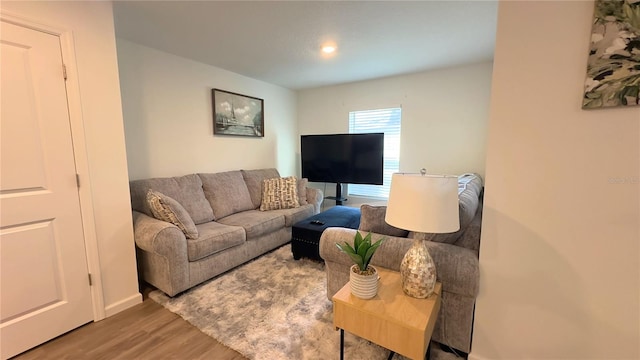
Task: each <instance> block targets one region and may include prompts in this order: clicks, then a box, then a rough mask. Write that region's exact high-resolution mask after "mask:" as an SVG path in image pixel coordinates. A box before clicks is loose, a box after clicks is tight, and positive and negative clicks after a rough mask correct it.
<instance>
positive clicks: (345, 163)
mask: <svg viewBox="0 0 640 360" xmlns="http://www.w3.org/2000/svg"><path fill="white" fill-rule="evenodd" d="M300 147H301V158H302V177H305V178H308V179H309V181H313V182H328V183H336V197H337V198H338V199H337V200H339V199H340V198H341V197H342V191H341V184H342V183H345V184H370V185H382V181H383V167H384V165H383V164H384V133H365V134H330V135H302V136H301V137H300Z"/></svg>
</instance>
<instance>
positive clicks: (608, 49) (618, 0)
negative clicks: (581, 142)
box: [582, 0, 640, 109]
mask: <svg viewBox="0 0 640 360" xmlns="http://www.w3.org/2000/svg"><path fill="white" fill-rule="evenodd" d="M637 19H640V2H638V1H625V0H596V1H595V3H594V14H593V20H592V28H591V41H590V47H589V57H588V63H587V76H586V80H585V84H584V95H583V101H582V108H583V109H599V108H608V107H617V106H638V105H640V67H639V66H638V59H640V57H639V56H638V52H637V51H638V50H637V49H638V45H637V44H638V43H639V42H640V29H638V27H637V26H636V25H634V24H637V21H638V20H637Z"/></svg>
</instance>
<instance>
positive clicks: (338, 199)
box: [325, 196, 347, 205]
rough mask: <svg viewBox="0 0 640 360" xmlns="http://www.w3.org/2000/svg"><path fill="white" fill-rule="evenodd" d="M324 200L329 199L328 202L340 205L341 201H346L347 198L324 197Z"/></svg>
mask: <svg viewBox="0 0 640 360" xmlns="http://www.w3.org/2000/svg"><path fill="white" fill-rule="evenodd" d="M325 199H329V200H335V201H336V205H342V202H343V201H347V198H343V197H340V198H339V197H336V196H325Z"/></svg>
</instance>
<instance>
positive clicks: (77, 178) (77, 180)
mask: <svg viewBox="0 0 640 360" xmlns="http://www.w3.org/2000/svg"><path fill="white" fill-rule="evenodd" d="M76 184H77V185H78V187H80V174H76Z"/></svg>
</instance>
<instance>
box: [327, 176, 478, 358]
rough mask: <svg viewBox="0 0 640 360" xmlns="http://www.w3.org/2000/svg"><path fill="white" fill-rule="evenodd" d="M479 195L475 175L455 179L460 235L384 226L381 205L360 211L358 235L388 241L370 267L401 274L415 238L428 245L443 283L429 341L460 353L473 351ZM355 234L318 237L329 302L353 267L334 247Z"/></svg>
mask: <svg viewBox="0 0 640 360" xmlns="http://www.w3.org/2000/svg"><path fill="white" fill-rule="evenodd" d="M482 193H483V186H482V178H481V177H480V176H479V175H477V174H465V175H462V176H460V177H459V178H458V199H459V209H460V230H459V231H457V232H455V233H452V234H424V233H412V232H407V231H404V230H401V229H398V228H395V227H392V226H390V225H388V224H387V223H386V222H385V221H384V217H385V213H386V207H385V206H369V205H363V206H362V207H361V219H360V227H359V231H363V232H364V233H365V234H366V233H367V232H371V233H372V241H377V239H379V238H382V237H386V240H385V242H384V243H383V244H382V245H381V246H380V248H378V251H377V252H376V254H375V255H374V256H373V258H372V260H371V264H372V265H374V266H375V265H377V266H381V267H384V268H388V269H391V270H396V271H400V263H401V262H402V258H403V256H404V254H405V253H406V252H407V250H409V248H410V247H411V245H412V244H413V238H417V237H422V238H425V239H427V240H430V241H429V242H428V243H427V246H428V248H429V253H430V255H431V257H432V258H433V260H434V262H435V264H436V273H437V277H438V281H440V282H442V307H441V309H440V313H439V315H438V319H437V321H436V325H435V329H434V332H433V336H432V339H433V340H434V341H436V342H439V343H441V344H445V345H447V346H449V347H452V348H454V349H456V350H458V351H460V352H464V353H468V352H469V351H470V349H471V331H472V323H473V312H474V306H475V299H476V297H477V295H478V289H479V280H480V271H479V263H478V251H479V248H480V228H481V223H482ZM356 231H357V230H353V229H346V228H340V227H334V228H328V229H326V230H325V231H324V233H323V234H322V236H321V238H320V256H321V257H322V258H323V259H324V261H325V265H326V268H325V269H326V273H327V297H328V298H329V299H331V297H332V296H333V295H334V294H335V293H336V292H338V290H340V289H341V288H342V287H343V286H344V285H345V284H346V283H347V282H348V281H349V267H350V266H351V265H352V262H351V259H350V258H349V257H348V256H346V255H345V254H344V253H342V252H340V251H339V250H338V249H337V247H336V245H335V244H336V243H343V242H345V241H347V242H349V243H350V244H353V238H354V236H355V232H356Z"/></svg>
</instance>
